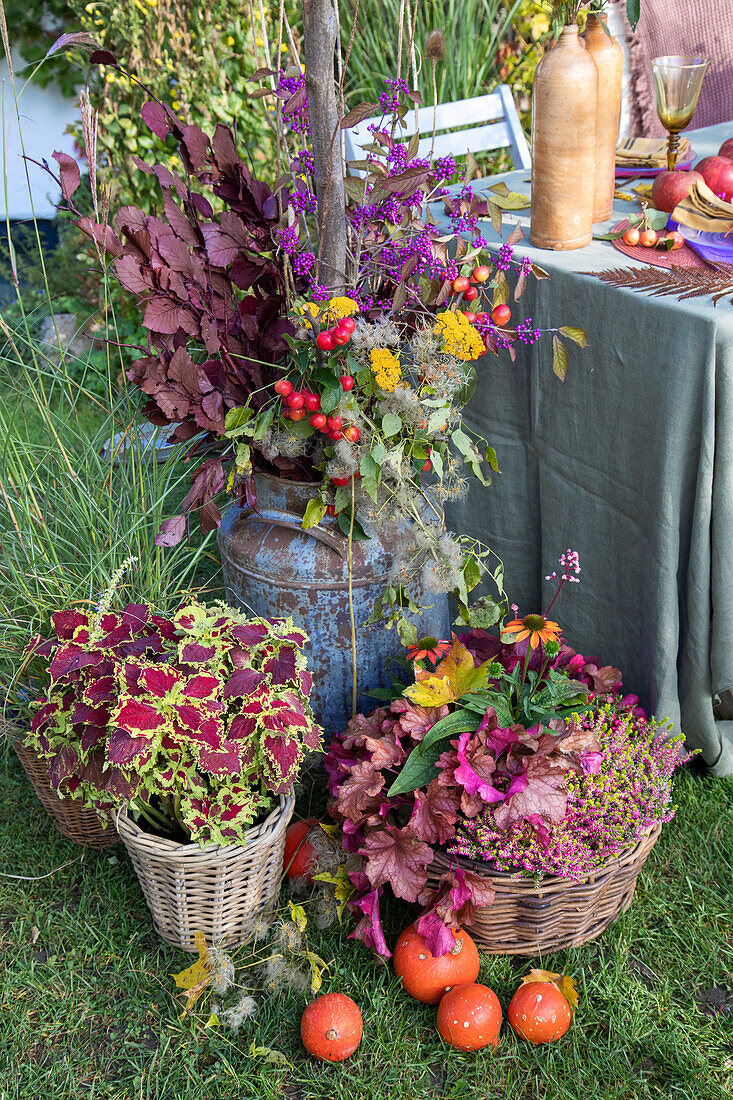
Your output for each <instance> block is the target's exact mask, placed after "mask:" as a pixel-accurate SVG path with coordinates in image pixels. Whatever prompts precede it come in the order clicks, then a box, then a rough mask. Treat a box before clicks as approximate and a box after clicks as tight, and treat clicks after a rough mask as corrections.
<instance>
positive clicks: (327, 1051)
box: [300, 993, 363, 1062]
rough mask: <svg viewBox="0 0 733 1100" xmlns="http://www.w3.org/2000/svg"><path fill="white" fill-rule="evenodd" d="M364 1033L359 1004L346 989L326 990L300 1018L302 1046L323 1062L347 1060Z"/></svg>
mask: <svg viewBox="0 0 733 1100" xmlns="http://www.w3.org/2000/svg"><path fill="white" fill-rule="evenodd" d="M362 1033H363V1023H362V1018H361V1012H360V1011H359V1006H358V1005H357V1004H356V1002H355V1001H352V999H351V997H347V996H346V995H345V994H344V993H324V994H323V996H322V997H316V999H315V1001H311V1003H310V1004H309V1005H308V1007H307V1008H306V1010H305V1012H304V1013H303V1015H302V1017H301V1020H300V1037H301V1039H302V1040H303V1046H304V1047H305V1049H306V1050H307V1051H308V1053H309V1054H312V1055H313V1057H314V1058H318V1059H320V1061H321V1062H344V1061H345V1060H346V1059H347V1058H350V1057H351V1055H352V1054H353V1053H354V1051H355V1050H356V1048H357V1047H358V1045H359V1043H360V1042H361V1036H362Z"/></svg>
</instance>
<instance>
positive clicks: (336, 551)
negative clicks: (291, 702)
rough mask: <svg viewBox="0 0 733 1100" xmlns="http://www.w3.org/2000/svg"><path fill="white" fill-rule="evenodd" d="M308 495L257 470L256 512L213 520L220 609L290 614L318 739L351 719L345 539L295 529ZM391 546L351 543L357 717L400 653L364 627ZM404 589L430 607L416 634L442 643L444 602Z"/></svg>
mask: <svg viewBox="0 0 733 1100" xmlns="http://www.w3.org/2000/svg"><path fill="white" fill-rule="evenodd" d="M318 488H319V484H318V483H315V482H314V483H312V484H311V483H309V482H297V481H286V480H284V479H282V478H277V477H273V476H271V475H269V474H262V473H258V474H257V511H256V512H255V511H254V510H253V509H251V508H245V509H241V508H239V507H237V506H236V505H232V506H230V507H229V508H228V509H227V510H226V511H225V512H224V514H223V516H222V522H221V527H220V529H219V535H218V542H219V552H220V554H221V560H222V566H223V570H224V586H225V590H226V597H227V600H228V601H229V602H230V603H232V604H233V605H234V606H237V607H242V608H246V609H249V610H251V611H252V612H253V613H254V614H256V615H263V616H266V617H269V618H276V617H279V616H287V615H291V616H292V617H293V620H294V621H295V622H296V623H297V624H298V625H299V626H302V627H303V629H305V630H307V632H308V634H309V635H310V650H309V652H308V667H309V669H310V670H311V672H312V673H313V695H312V703H313V709H314V712H315V714H316V717H317V719H318V721H319V722H321V724H322V725H323V727H324V729H325V730H326V732H327V733H335V732H338V731H340V730H342V729H343V728H344V727H345V725H346V723H347V721H348V719H349V718H350V717H351V691H352V671H351V628H350V624H349V595H348V593H349V574H348V562H347V540H346V538H345V537H344V536H343V535H342V533H341V531H340V530H339V528H338V526H337V524H336V521H335V520H334V519H330V518H329V517H326V518H325V519H324V520H323V521H322V522H321V524H320V525H319V526H318V527H311V528H309V529H308V530H303V528H302V527H301V522H302V518H303V515H304V513H305V508H306V505H307V503H308V501H309V500H310V499H311V498H312V497H314V496H316V495H317V492H318ZM394 549H395V544H394V543H391V544H390V542H389V541H388V540H387V539H386V538H384V537H383V536H381V535H379V534H373V535H372V537H371V538H369V539H368V540H367V541H362V542H356V541H355V542H354V544H353V553H352V558H353V582H352V589H353V599H354V617H355V621H356V630H357V685H358V698H357V708H358V710H359V711H365V712H368V711H370V710H373V709H374V707H375V706H376V700H374V699H372V698H370V697H369V695H368V694H367V692H369V691H372V690H374V688H380V687H388V686H389V685H390V675H389V668H388V667H387V665H386V661H387V658H388V657H390V656H394V655H395V654H396V653H397V652H398V651H399V650H400V645H399V639H398V637H397V635H396V632H395V631H394V630H387V629H386V628H385V627H384V626H382V625H381V624H373V625H371V626H367V625H366V622H367V619H368V618H369V616H370V615H371V612H372V607H373V605H374V601H375V599H376V598H377V596H379V595H380V594H381V593H382V591H383V590H384V587H385V585H386V584H387V582H388V574H389V569H390V566H391V563H392V554H393V552H394ZM416 582H419V578H416ZM411 591H413V592H414V594H415V598H416V600H417V602H418V603H420V604H421V605H423V604H432V605H433V606H432V607H430V608H428V609H427V610H426V611H424V612H423V613H422V614H421V615H420V616H419V617H416V618H415V622H416V625H417V630H418V635H419V636H425V635H432V636H433V637H436V638H449V637H450V616H449V612H448V601H447V599H446V597H445V596H435V595H433V594H432V593H425V592H423V591H421V590H420V586H419V583H415V584H413V586H411Z"/></svg>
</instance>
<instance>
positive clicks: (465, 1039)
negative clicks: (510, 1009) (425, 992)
mask: <svg viewBox="0 0 733 1100" xmlns="http://www.w3.org/2000/svg"><path fill="white" fill-rule="evenodd" d="M500 1027H501V1005H500V1004H499V998H498V997H497V995H496V993H494V991H493V989H489V987H488V986H487V985H478V984H477V983H475V982H473V983H472V984H471V985H457V986H456V987H455V989H451V990H450V992H449V993H446V994H445V996H444V997H443V999H442V1001H441V1002H440V1004H439V1005H438V1032H439V1034H440V1037H441V1039H443V1040H444V1042H446V1043H448V1045H449V1046H452V1047H456V1048H457V1049H458V1050H481V1049H482V1048H483V1047H487V1046H489V1045H491V1046H495V1047H498V1045H499V1028H500Z"/></svg>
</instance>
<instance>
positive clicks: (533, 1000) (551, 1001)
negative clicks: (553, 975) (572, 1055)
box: [507, 982, 573, 1046]
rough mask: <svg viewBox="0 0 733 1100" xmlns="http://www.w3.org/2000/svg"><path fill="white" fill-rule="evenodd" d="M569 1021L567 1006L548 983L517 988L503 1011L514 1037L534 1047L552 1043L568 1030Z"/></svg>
mask: <svg viewBox="0 0 733 1100" xmlns="http://www.w3.org/2000/svg"><path fill="white" fill-rule="evenodd" d="M572 1018H573V1015H572V1012H571V1011H570V1005H569V1004H568V1002H567V1001H566V999H565V997H563V995H562V993H561V992H560V990H559V989H558V988H557V986H556V985H553V983H552V982H530V983H528V984H527V985H520V987H519V989H518V990H517V992H516V993H515V994H514V996H513V997H512V999H511V1001H510V1002H509V1008H508V1009H507V1019H508V1020H509V1023H510V1024H511V1025H512V1027H513V1028H514V1030H515V1031H516V1033H517V1035H519V1036H521V1038H522V1039H527V1041H528V1042H530V1043H534V1044H535V1045H536V1046H540V1045H541V1044H542V1043H554V1042H555V1040H556V1039H559V1038H560V1036H561V1035H564V1034H565V1032H566V1031H567V1030H568V1028H569V1027H570V1023H571V1021H572Z"/></svg>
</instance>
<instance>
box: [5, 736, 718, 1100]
mask: <svg viewBox="0 0 733 1100" xmlns="http://www.w3.org/2000/svg"><path fill="white" fill-rule="evenodd" d="M0 783H1V784H2V792H3V793H2V801H1V804H0V872H2V873H3V876H6V875H8V874H11V875H27V876H38V875H43V874H45V873H46V872H48V871H50V870H52V869H53V868H56V867H59V866H60V865H62V864H66V863H67V862H68V861H70V860H71V861H73V862H71V863H69V864H68V865H67V866H65V867H63V869H61V870H58V871H56V873H55V874H53V875H52V876H50V877H48V878H44V879H42V880H40V881H35V882H28V881H22V880H18V879H13V878H9V877H2V878H0V973H1V974H2V979H1V980H0V990H1V997H2V1003H1V1005H0V1095H1V1096H2V1097H3V1100H16V1098H18V1100H21V1098H22V1100H30V1098H35V1097H39V1098H42V1100H67V1098H69V1100H71V1098H74V1100H76V1098H87V1097H89V1098H95V1100H113V1098H114V1100H123V1098H124V1100H128V1098H129V1100H173V1098H175V1100H230V1098H231V1100H234V1098H237V1100H250V1098H252V1100H255V1098H262V1100H274V1098H276V1097H277V1098H287V1100H311V1098H321V1097H323V1098H324V1100H342V1098H343V1100H422V1098H428V1097H436V1098H438V1097H440V1098H442V1100H462V1098H467V1100H468V1098H470V1100H499V1098H505V1097H511V1098H512V1100H535V1098H538V1100H539V1098H543V1100H596V1098H599V1100H606V1098H607V1100H646V1098H651V1097H655V1098H656V1097H664V1098H665V1100H668V1098H676V1097H679V1098H681V1100H693V1098H695V1100H696V1098H700V1100H723V1098H727V1097H729V1096H730V1090H731V1088H733V942H732V941H733V936H732V935H731V932H732V930H733V920H732V913H733V873H732V872H733V867H732V861H733V781H730V780H729V781H721V780H709V779H703V778H701V777H699V776H695V775H692V774H690V773H689V771H685V772H684V773H683V774H681V775H680V776H679V778H678V779H677V781H676V800H677V802H678V804H679V813H678V816H677V819H676V820H675V821H674V822H673V823H672V824H670V825H667V826H666V827H665V829H664V831H663V834H662V839H661V841H660V842H659V844H658V845H657V847H656V849H655V851H654V852H653V853H652V855H651V857H650V859H649V861H648V863H647V865H646V867H645V869H644V871H643V873H642V875H641V879H640V882H639V888H638V891H637V895H636V899H635V901H634V904H633V906H632V908H631V910H630V911H629V912H628V913H626V914H625V916H623V917H622V918H621V919H620V920H619V921H618V922H617V924H616V925H615V926H614V927H613V928H611V929H610V930H609V931H608V932H606V933H605V934H604V935H603V936H601V937H600V938H599V939H598V940H596V941H595V943H592V944H589V945H587V946H586V947H582V948H579V949H576V950H572V951H563V952H560V953H558V954H556V955H551V956H547V957H545V958H543V959H542V960H539V959H522V958H508V959H497V958H492V957H489V956H483V958H482V964H481V974H480V977H479V980H480V981H483V982H485V983H487V984H489V985H491V986H492V987H493V989H494V990H495V991H496V993H497V994H498V996H499V998H500V1000H501V1002H502V1006H503V1008H504V1010H505V1011H506V1006H507V1004H508V1002H509V999H510V997H511V995H512V993H513V992H514V990H515V988H516V986H517V985H518V983H519V976H520V975H522V974H524V973H525V972H526V971H527V970H528V969H529V967H530V966H538V965H543V966H545V967H547V968H549V969H552V970H558V971H566V972H567V973H569V974H571V975H573V977H574V978H575V979H576V981H577V984H578V987H579V991H580V1005H579V1009H578V1013H577V1016H576V1020H575V1023H574V1025H573V1026H572V1028H571V1029H570V1031H569V1032H568V1034H567V1035H566V1036H565V1037H564V1038H563V1039H561V1040H560V1041H559V1042H558V1043H557V1044H554V1045H551V1046H549V1047H539V1048H534V1047H531V1046H529V1045H528V1044H527V1043H524V1042H521V1041H520V1040H518V1039H516V1038H515V1037H514V1035H513V1033H512V1032H511V1031H510V1029H508V1027H507V1025H506V1024H505V1025H504V1028H503V1031H502V1038H501V1045H500V1047H499V1049H498V1050H497V1051H494V1050H491V1049H490V1050H485V1051H480V1052H478V1053H475V1054H461V1053H458V1052H455V1051H452V1050H450V1049H448V1048H447V1047H446V1046H444V1045H443V1043H442V1042H441V1040H440V1039H439V1037H438V1035H437V1033H436V1030H435V1015H436V1010H435V1008H432V1007H429V1006H425V1005H421V1004H418V1003H417V1002H415V1001H413V1000H411V999H410V998H409V997H407V995H406V994H405V993H403V991H402V989H401V986H400V983H399V982H398V981H397V980H396V979H395V977H394V975H393V973H392V971H391V968H386V967H383V966H381V965H379V964H376V963H374V962H373V961H372V959H371V956H370V955H369V953H368V952H367V951H366V949H365V948H363V947H362V945H361V944H359V943H356V942H354V941H353V940H349V939H348V931H349V929H348V928H347V927H344V928H343V929H339V928H338V926H336V927H334V928H330V929H327V930H326V931H324V932H313V933H312V935H311V945H312V947H313V949H314V950H315V951H317V952H318V953H319V954H321V955H322V957H323V958H324V959H325V960H326V961H327V962H328V964H329V967H330V970H329V973H328V974H326V975H325V981H324V991H327V990H340V991H342V992H344V993H347V994H349V995H350V996H352V997H353V998H354V999H355V1000H356V1001H357V1002H358V1003H359V1005H360V1007H361V1010H362V1014H363V1017H364V1038H363V1041H362V1043H361V1046H360V1047H359V1049H358V1051H357V1052H356V1054H355V1055H354V1056H353V1057H352V1058H351V1059H350V1060H349V1061H348V1062H346V1063H344V1064H342V1065H328V1064H321V1063H318V1062H316V1061H314V1060H313V1059H311V1058H310V1057H309V1056H308V1055H306V1053H305V1051H304V1050H303V1048H302V1046H301V1043H300V1036H299V1021H300V1015H301V1012H302V1010H303V1008H304V1006H305V1003H306V1000H307V998H306V997H305V996H304V995H301V994H299V995H294V994H287V995H277V996H275V997H270V998H269V999H265V998H264V997H262V995H258V996H259V998H260V999H259V1010H258V1016H257V1017H256V1019H253V1020H250V1021H247V1022H246V1023H245V1025H244V1026H243V1028H242V1030H241V1031H240V1032H239V1034H238V1036H234V1035H233V1034H232V1033H231V1032H225V1031H223V1029H221V1028H216V1027H211V1028H208V1029H206V1028H205V1027H204V1024H205V1022H206V1020H207V1018H208V1004H209V1003H208V1002H206V1001H205V1000H204V1002H203V1004H202V1005H201V1003H200V1005H201V1007H200V1008H199V1006H197V1008H196V1010H195V1011H194V1015H193V1016H192V1017H187V1018H185V1019H183V1020H181V1019H180V1018H179V1017H180V1014H181V1011H182V1005H181V1002H180V1000H178V999H177V998H176V997H175V989H174V984H173V982H172V980H171V977H170V975H171V973H173V972H176V971H179V970H181V969H183V968H184V967H185V966H187V965H189V963H190V962H191V961H192V959H191V956H188V955H185V954H184V953H182V952H179V951H177V950H175V949H174V948H172V947H169V946H168V945H166V944H164V943H163V942H162V941H160V940H159V939H158V938H157V936H156V935H155V933H154V931H153V928H152V923H151V920H150V916H149V914H148V910H147V909H146V907H145V903H144V901H143V899H142V895H141V893H140V889H139V887H138V883H137V880H136V878H135V875H134V873H133V870H132V867H131V865H130V863H129V860H128V859H127V857H126V855H125V853H124V849H122V848H116V849H107V850H106V851H104V852H102V853H95V852H90V851H85V852H82V850H81V849H79V848H77V847H75V846H74V845H73V844H71V843H69V842H67V841H65V840H64V839H63V838H62V837H61V836H60V835H59V834H58V833H57V832H56V831H55V829H54V827H53V826H52V824H51V822H50V820H49V819H48V818H47V817H46V815H45V814H44V812H43V811H42V809H41V807H40V805H39V804H38V803H37V801H36V799H35V797H34V795H33V793H32V791H31V789H30V787H29V785H28V782H27V780H26V778H25V776H24V774H23V773H22V771H21V768H20V766H19V764H18V763H17V761H16V759H15V756H14V754H12V753H11V752H9V753H8V756H7V758H6V759H5V760H4V761H3V760H1V759H0ZM306 797H307V796H306ZM302 808H303V810H304V811H305V810H306V809H307V805H305V804H304V805H303V807H302ZM386 909H387V913H386V930H387V938H388V941H389V942H391V943H394V939H395V937H396V935H397V934H398V932H399V931H400V930H401V928H402V927H403V926H404V925H406V924H407V923H408V922H409V920H410V919H412V917H413V915H414V910H410V909H409V908H408V907H407V906H403V905H402V904H401V903H395V904H393V905H392V906H391V907H390V906H387V907H386ZM247 954H248V952H247V949H246V948H243V949H239V950H238V951H237V952H236V954H235V962H236V964H237V965H242V964H243V963H245V962H246V961H247ZM253 1045H256V1046H258V1047H267V1048H271V1049H273V1050H277V1051H279V1052H281V1053H282V1054H283V1055H284V1056H285V1058H286V1059H287V1060H288V1062H289V1063H290V1065H284V1064H276V1063H269V1062H267V1061H266V1060H265V1057H263V1056H262V1055H260V1056H253V1055H252V1053H251V1050H252V1047H253Z"/></svg>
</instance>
